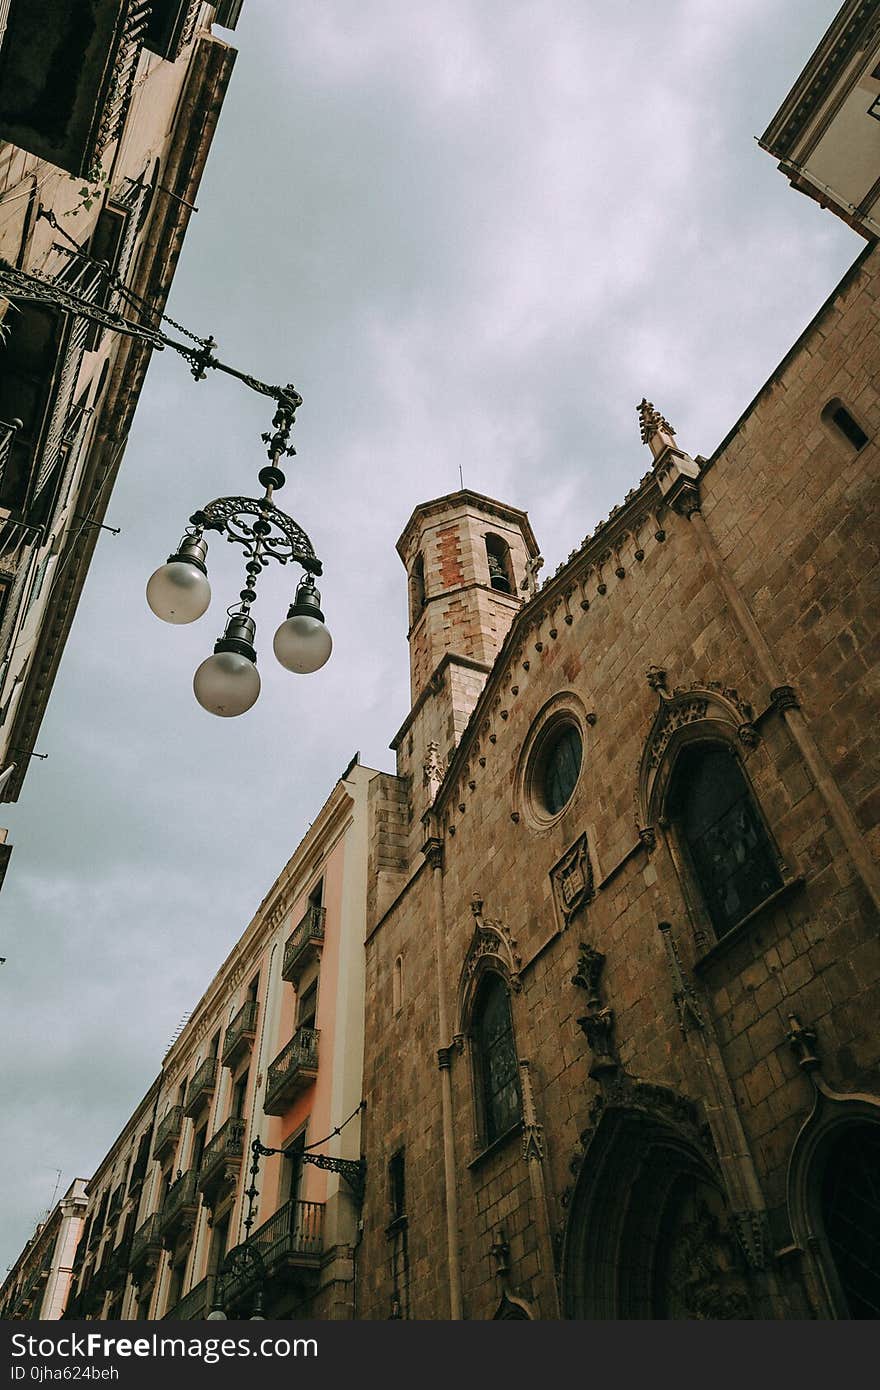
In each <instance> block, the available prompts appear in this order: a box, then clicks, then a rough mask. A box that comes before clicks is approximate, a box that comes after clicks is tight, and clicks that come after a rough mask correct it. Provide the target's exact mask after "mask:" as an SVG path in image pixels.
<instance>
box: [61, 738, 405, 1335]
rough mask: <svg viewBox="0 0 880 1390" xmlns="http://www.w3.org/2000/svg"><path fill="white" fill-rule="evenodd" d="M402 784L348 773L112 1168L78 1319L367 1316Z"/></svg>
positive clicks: (215, 986) (94, 1187) (201, 1007)
mask: <svg viewBox="0 0 880 1390" xmlns="http://www.w3.org/2000/svg"><path fill="white" fill-rule="evenodd" d="M386 780H387V779H386V775H385V774H382V773H377V772H375V771H373V770H372V769H370V768H366V767H362V766H361V765H360V763H359V762H358V761H357V760H356V759H355V760H353V761H352V763H351V765H350V766H349V767H348V768H347V769H346V771H345V772H344V774H343V776H342V777H341V778H340V780H339V781H338V782H337V783H336V785H335V787H334V789H333V791H332V792H331V794H330V796H329V798H328V799H327V801H326V802H325V804H324V806H323V808H322V809H321V811H320V812H319V814H318V815H317V816H316V818H315V820H314V821H313V823H312V825H311V827H310V829H309V831H308V834H307V835H306V836H305V838H304V839H303V841H302V842H301V844H300V845H299V846H298V848H297V850H296V852H295V853H294V855H293V856H292V857H291V859H290V861H289V862H288V864H287V865H286V867H285V868H284V870H283V872H282V873H281V874H280V875H279V877H278V879H277V880H276V882H275V883H274V884H273V886H272V888H271V890H270V891H269V893H268V894H267V896H266V898H265V899H264V901H263V903H262V904H261V906H260V908H259V911H258V912H257V913H256V914H255V916H254V918H253V920H252V922H251V923H250V925H249V926H248V928H247V929H246V931H245V932H244V934H243V935H242V937H241V939H240V941H239V942H238V943H237V945H236V946H235V948H234V950H233V951H232V952H231V953H230V955H229V957H228V958H227V960H226V961H225V962H224V964H223V965H222V967H221V968H220V970H219V971H218V973H217V975H216V976H215V978H214V980H213V981H212V983H211V985H210V986H209V988H208V990H207V991H206V993H205V994H204V996H203V997H202V999H201V1000H200V1001H199V1003H198V1004H197V1006H196V1008H195V1009H194V1010H193V1012H192V1014H191V1016H190V1017H189V1019H188V1021H187V1022H186V1024H185V1026H184V1027H183V1029H182V1030H181V1032H180V1036H179V1037H178V1038H177V1039H176V1041H175V1042H174V1043H173V1045H172V1046H171V1048H170V1049H169V1051H168V1053H167V1055H166V1056H165V1058H164V1060H163V1063H162V1068H161V1072H160V1075H159V1077H158V1078H157V1080H156V1081H155V1082H154V1084H153V1086H152V1088H151V1090H150V1091H149V1092H148V1094H147V1096H146V1097H145V1099H144V1101H143V1102H142V1103H141V1105H140V1106H139V1108H138V1110H137V1111H136V1112H135V1113H134V1115H133V1116H132V1117H131V1119H130V1120H129V1122H128V1124H127V1125H126V1126H125V1128H124V1130H123V1131H122V1133H121V1135H120V1138H119V1139H118V1140H117V1142H116V1143H115V1144H114V1146H113V1147H112V1148H111V1150H110V1151H109V1153H108V1154H107V1156H106V1157H105V1159H104V1160H103V1161H102V1163H101V1164H100V1166H99V1168H98V1169H97V1171H96V1173H95V1176H94V1177H93V1179H92V1180H91V1182H90V1183H89V1187H88V1203H89V1205H88V1213H87V1222H86V1229H85V1231H84V1235H83V1240H82V1242H81V1247H80V1249H81V1252H82V1253H81V1255H80V1258H79V1261H78V1265H77V1281H76V1287H75V1290H74V1297H73V1298H72V1300H71V1302H70V1304H69V1306H68V1310H67V1315H68V1316H86V1317H93V1318H108V1317H121V1318H126V1319H129V1318H151V1319H155V1318H165V1317H171V1318H177V1319H185V1320H186V1319H191V1318H204V1317H206V1316H208V1314H209V1313H210V1312H211V1311H212V1309H213V1310H215V1315H219V1312H220V1310H224V1311H225V1313H226V1315H227V1316H229V1317H232V1316H250V1314H251V1312H252V1311H253V1310H254V1308H255V1307H256V1304H257V1300H259V1301H260V1302H261V1304H262V1308H263V1310H264V1311H265V1313H266V1316H277V1317H303V1316H312V1317H322V1318H328V1319H342V1318H350V1317H352V1316H353V1315H354V1301H355V1295H354V1288H355V1286H354V1258H355V1251H356V1248H357V1244H358V1240H359V1229H358V1223H359V1216H360V1206H361V1199H362V1193H363V1185H364V1167H363V1156H362V1147H361V1119H362V1110H361V1101H362V1076H363V1019H364V995H363V991H364V978H363V959H364V954H363V940H364V932H365V923H366V915H367V899H368V888H367V865H368V861H369V859H370V857H371V855H372V857H373V859H374V860H375V858H376V856H377V855H378V857H379V858H380V859H381V858H382V856H383V854H384V857H385V859H386V861H387V862H388V863H389V865H391V869H390V872H392V873H393V870H394V862H395V861H394V855H395V853H396V843H397V837H396V836H395V834H394V831H393V828H392V829H389V827H388V824H387V822H386V820H385V819H384V816H385V809H384V795H383V789H384V784H385V781H386ZM383 847H384V848H383ZM255 1141H257V1143H258V1146H259V1152H258V1153H257V1155H256V1165H257V1166H256V1170H255V1169H254V1166H253V1165H254V1160H255V1153H254V1142H255ZM263 1149H266V1150H270V1151H271V1152H269V1153H263V1152H262V1150H263ZM129 1173H136V1174H137V1177H136V1185H135V1186H132V1181H131V1179H130V1178H129V1177H127V1176H126V1175H127V1174H129Z"/></svg>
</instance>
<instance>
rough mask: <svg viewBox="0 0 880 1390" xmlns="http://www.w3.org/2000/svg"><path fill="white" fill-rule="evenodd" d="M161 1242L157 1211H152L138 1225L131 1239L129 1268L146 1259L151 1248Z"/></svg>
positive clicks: (154, 1247) (134, 1267)
mask: <svg viewBox="0 0 880 1390" xmlns="http://www.w3.org/2000/svg"><path fill="white" fill-rule="evenodd" d="M160 1244H161V1238H160V1235H159V1213H158V1212H153V1215H152V1216H148V1217H147V1219H146V1221H145V1222H144V1223H143V1225H141V1226H138V1228H137V1230H136V1231H135V1233H134V1235H133V1236H132V1239H131V1250H130V1251H129V1255H128V1267H129V1269H136V1268H137V1267H138V1265H139V1264H140V1263H141V1261H142V1260H144V1259H146V1257H147V1256H148V1255H149V1253H150V1251H151V1250H155V1249H156V1247H157V1246H158V1245H160Z"/></svg>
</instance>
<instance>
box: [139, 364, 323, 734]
mask: <svg viewBox="0 0 880 1390" xmlns="http://www.w3.org/2000/svg"><path fill="white" fill-rule="evenodd" d="M301 404H302V398H301V397H300V395H299V394H298V392H296V391H295V390H294V388H293V387H292V386H286V387H285V388H284V391H283V392H281V393H280V400H279V404H278V409H277V411H276V412H275V416H274V419H273V421H272V425H273V428H274V433H272V434H264V435H263V439H264V441H265V442H266V443H267V444H268V446H269V447H268V449H267V453H268V456H269V464H268V466H266V467H264V468H261V469H260V472H259V475H258V476H259V480H260V483H261V484H262V485H263V487H264V489H265V492H264V494H263V496H262V497H260V498H254V497H218V498H217V499H216V501H214V502H209V503H208V505H207V506H206V507H202V508H201V509H200V510H199V511H197V512H193V514H192V516H191V517H190V527H189V529H188V530H187V531H186V533H185V535H184V536H183V538H182V540H181V542H180V544H179V546H178V547H177V550H176V552H175V553H174V554H173V555H171V556H169V558H168V560H167V562H166V563H165V564H164V565H162V566H160V568H159V569H157V570H156V572H155V574H153V575H152V577H151V578H150V581H149V583H148V584H147V602H148V603H149V605H150V607H151V608H152V610H153V612H154V613H155V614H156V617H157V618H161V619H162V621H163V622H166V623H192V622H195V621H196V619H197V618H201V617H202V615H203V614H204V613H205V612H206V611H207V608H208V604H209V603H210V601H211V586H210V584H209V583H208V571H207V567H206V564H205V558H206V555H207V551H208V545H207V541H206V540H205V538H204V535H205V532H206V531H219V532H220V533H221V535H224V534H225V536H226V539H227V540H228V541H231V542H234V543H235V544H236V545H240V546H242V547H243V549H244V553H245V556H246V557H247V563H246V565H245V576H246V577H245V583H244V588H243V589H242V590H241V593H240V595H239V599H240V602H239V603H238V604H236V605H234V606H233V607H231V608H228V609H227V613H228V614H229V621H228V622H227V624H226V628H225V631H224V632H223V634H222V636H220V637H219V638H218V639H217V641H216V643H215V644H214V653H213V655H212V656H209V657H207V658H206V660H205V661H203V662H202V664H201V666H200V667H199V668H198V670H197V671H196V674H195V677H194V679H193V690H194V691H195V697H196V699H197V700H198V702H199V704H200V705H201V706H202V708H203V709H206V710H208V711H209V712H210V713H211V714H217V715H220V716H222V717H230V716H235V715H238V714H244V713H245V712H246V711H247V710H249V709H250V708H251V706H252V705H253V704H254V702H255V701H256V699H257V696H258V695H259V693H260V676H259V672H258V671H257V666H256V661H257V654H256V650H255V648H254V636H255V634H256V624H255V622H254V620H253V618H252V617H251V605H252V604H253V603H254V601H255V600H256V597H257V591H256V585H257V580H258V579H259V577H260V574H261V573H262V571H263V570H264V569H265V568H266V566H267V565H268V563H269V561H270V560H277V561H278V562H279V563H280V564H282V565H286V564H287V562H288V561H289V560H295V561H296V562H297V563H298V564H299V565H301V566H302V568H303V570H304V571H305V573H304V575H303V577H302V579H301V580H300V582H299V585H298V587H297V591H296V596H295V598H294V601H293V603H292V604H291V605H290V608H289V609H288V611H287V618H286V619H285V621H284V622H282V623H281V625H280V627H279V628H278V630H277V632H276V633H275V640H274V643H273V646H274V651H275V655H276V657H277V658H278V661H279V662H280V664H281V665H282V666H283V667H285V669H286V670H288V671H294V672H296V673H297V674H299V675H307V674H308V673H309V672H311V671H317V670H319V669H320V668H321V667H322V666H323V665H324V663H325V662H326V661H327V659H328V658H329V656H330V652H331V650H332V647H333V642H332V639H331V637H330V633H329V632H328V631H327V628H326V626H325V625H324V614H323V613H322V612H321V595H320V594H319V593H318V590H317V589H316V588H315V580H314V576H315V575H319V574H320V573H321V562H320V560H319V559H318V558H317V556H316V555H315V552H314V550H313V549H312V544H311V541H310V540H309V538H308V536H307V535H306V533H305V531H303V529H302V527H301V526H299V525H298V524H297V523H296V522H295V521H294V520H293V518H292V517H290V516H288V515H287V513H286V512H282V511H281V510H280V508H278V507H276V506H275V503H274V501H273V495H274V493H275V492H277V490H278V489H279V488H281V487H283V486H284V483H285V477H284V474H283V473H282V471H281V469H280V467H279V466H278V465H279V460H280V459H281V458H283V457H284V456H285V455H291V454H293V453H294V452H295V450H294V448H293V446H292V445H291V443H290V431H291V429H292V427H293V422H294V416H295V412H296V409H297V407H298V406H299V405H301Z"/></svg>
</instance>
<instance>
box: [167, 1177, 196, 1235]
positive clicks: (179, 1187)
mask: <svg viewBox="0 0 880 1390" xmlns="http://www.w3.org/2000/svg"><path fill="white" fill-rule="evenodd" d="M198 1176H199V1174H198V1169H196V1168H188V1169H187V1171H186V1172H185V1173H184V1174H183V1175H182V1177H179V1178H178V1179H177V1182H175V1183H172V1184H171V1186H170V1187H169V1189H168V1191H167V1192H166V1194H165V1201H164V1202H163V1203H162V1213H161V1216H160V1217H159V1225H160V1228H161V1230H162V1232H163V1233H164V1232H165V1231H167V1229H168V1228H169V1226H173V1225H174V1224H175V1222H176V1220H177V1218H178V1217H179V1215H180V1213H181V1212H182V1211H185V1209H186V1208H187V1207H195V1206H197V1205H198V1200H199V1195H198V1192H197V1190H196V1181H197V1179H198Z"/></svg>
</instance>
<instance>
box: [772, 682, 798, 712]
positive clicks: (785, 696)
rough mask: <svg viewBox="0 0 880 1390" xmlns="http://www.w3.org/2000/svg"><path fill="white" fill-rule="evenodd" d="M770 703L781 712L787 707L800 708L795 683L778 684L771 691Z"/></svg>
mask: <svg viewBox="0 0 880 1390" xmlns="http://www.w3.org/2000/svg"><path fill="white" fill-rule="evenodd" d="M770 703H771V704H772V705H773V706H774V708H775V709H777V710H778V711H779V712H780V713H781V712H782V711H783V710H786V709H798V707H799V701H798V697H797V691H796V690H795V688H794V686H793V685H777V686H774V688H773V689H772V690H771V691H770Z"/></svg>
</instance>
